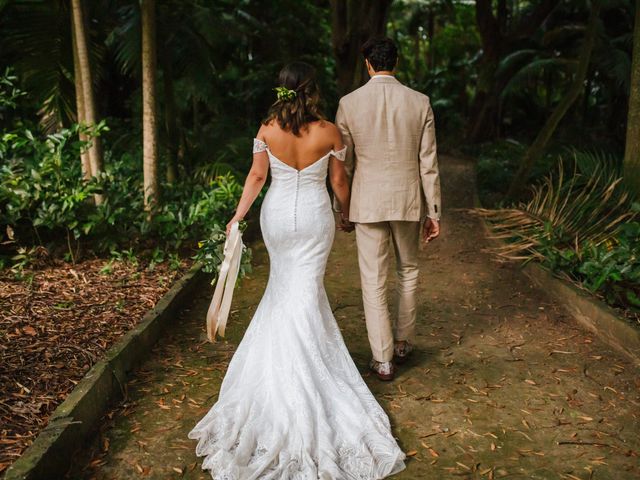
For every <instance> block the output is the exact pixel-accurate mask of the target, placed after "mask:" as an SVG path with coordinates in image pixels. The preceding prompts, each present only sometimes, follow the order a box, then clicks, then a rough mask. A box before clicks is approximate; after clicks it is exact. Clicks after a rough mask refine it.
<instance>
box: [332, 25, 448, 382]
mask: <svg viewBox="0 0 640 480" xmlns="http://www.w3.org/2000/svg"><path fill="white" fill-rule="evenodd" d="M362 53H363V55H364V58H365V64H366V67H367V70H368V72H369V75H370V77H371V79H370V80H369V81H368V82H367V83H366V84H365V85H364V86H362V87H360V88H359V89H357V90H355V91H353V92H352V93H350V94H348V95H346V96H344V97H342V99H340V104H339V107H338V112H337V114H336V125H337V126H338V128H339V129H340V132H341V133H342V137H343V140H344V143H345V145H347V158H346V165H345V166H346V168H347V172H348V173H349V177H350V178H351V179H352V187H351V204H350V210H349V212H350V213H349V221H350V222H353V223H355V229H356V244H357V246H358V263H359V266H360V281H361V285H362V300H363V303H364V313H365V317H366V323H367V332H368V336H369V343H370V344H371V350H372V353H373V358H372V360H371V363H370V368H371V369H372V370H373V371H374V372H375V373H376V374H377V376H378V377H379V378H380V379H381V380H393V378H394V376H395V364H400V363H403V362H404V361H406V359H407V357H408V355H409V354H410V353H411V351H412V349H413V345H412V343H411V341H412V339H413V336H414V330H415V323H416V288H417V283H418V246H419V241H420V231H421V230H422V240H423V242H425V243H426V242H429V241H430V240H432V239H434V238H435V237H437V236H438V235H439V233H440V221H439V220H440V213H441V204H440V177H439V172H438V159H437V153H436V137H435V127H434V118H433V111H432V109H431V104H430V102H429V97H427V96H426V95H423V94H422V93H419V92H417V91H415V90H412V89H410V88H408V87H406V86H404V85H403V84H402V83H400V82H399V81H398V80H397V79H396V78H395V76H394V73H395V68H396V66H397V61H398V50H397V48H396V46H395V44H394V43H393V41H392V40H390V39H389V38H384V37H383V38H373V39H371V40H369V41H368V42H367V43H366V44H365V45H364V46H363V47H362ZM336 206H338V204H337V202H336V203H335V204H334V207H336ZM421 225H422V227H421ZM343 227H346V226H345V225H343ZM390 245H392V246H393V253H394V255H395V258H396V273H397V295H398V309H397V312H396V313H397V318H396V321H395V322H394V324H393V325H392V321H391V318H390V315H389V309H388V305H387V286H386V281H387V271H388V268H389V253H390Z"/></svg>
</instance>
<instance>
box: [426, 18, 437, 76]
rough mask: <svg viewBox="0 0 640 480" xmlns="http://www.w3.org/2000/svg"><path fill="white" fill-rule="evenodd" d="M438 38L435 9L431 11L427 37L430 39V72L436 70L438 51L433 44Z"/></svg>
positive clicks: (428, 58)
mask: <svg viewBox="0 0 640 480" xmlns="http://www.w3.org/2000/svg"><path fill="white" fill-rule="evenodd" d="M435 36H436V13H435V11H434V10H433V9H430V10H429V17H428V20H427V37H428V39H429V48H428V49H427V62H426V63H427V65H428V68H429V71H430V72H433V70H434V69H435V68H436V51H435V49H434V48H433V42H434V40H435Z"/></svg>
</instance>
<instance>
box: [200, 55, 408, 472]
mask: <svg viewBox="0 0 640 480" xmlns="http://www.w3.org/2000/svg"><path fill="white" fill-rule="evenodd" d="M279 83H280V87H278V88H277V89H276V91H277V97H278V99H277V101H276V102H275V103H274V104H273V105H272V107H271V109H270V110H269V114H268V116H267V118H266V120H265V121H264V123H263V125H261V127H260V130H259V131H258V133H257V135H256V138H255V139H254V143H253V165H252V167H251V170H250V172H249V175H248V177H247V180H246V183H245V185H244V191H243V194H242V197H241V199H240V202H239V203H238V208H237V211H236V214H235V216H234V217H233V219H232V220H231V221H230V222H229V225H228V226H227V231H229V227H230V226H231V224H232V223H234V222H236V221H240V220H242V219H243V218H244V216H245V215H246V213H247V211H248V210H249V208H250V206H251V205H252V204H253V202H254V200H255V199H256V197H257V195H258V193H259V192H260V190H261V189H262V187H263V186H264V184H265V181H266V178H267V173H268V172H269V171H270V172H271V185H270V187H269V189H268V191H267V194H266V196H265V198H264V202H263V204H262V209H261V211H260V226H261V228H262V235H263V238H264V243H265V245H266V247H267V251H268V253H269V259H270V273H269V280H268V283H267V287H266V290H265V292H264V296H263V297H262V299H261V301H260V304H259V305H258V307H257V310H256V312H255V315H254V317H253V319H252V320H251V323H250V324H249V327H248V328H247V331H246V333H245V335H244V338H243V339H242V341H241V342H240V344H239V345H238V349H237V351H236V352H235V354H234V356H233V358H232V359H231V362H230V363H229V368H228V370H227V373H226V375H225V377H224V380H223V382H222V386H221V388H220V394H219V397H218V401H217V402H216V403H215V404H214V405H213V406H212V407H211V409H210V410H209V412H208V413H207V414H206V415H205V416H204V417H203V418H202V419H201V420H200V421H199V422H198V423H197V425H196V426H195V427H194V428H193V430H191V431H190V432H189V434H188V436H189V438H191V439H194V440H198V444H197V447H196V454H197V455H198V456H204V457H205V458H204V460H203V463H202V468H203V469H209V470H210V471H211V476H212V478H214V479H215V480H223V479H224V480H231V479H234V480H235V479H237V480H245V479H256V478H260V479H274V480H275V479H278V480H289V479H299V480H310V479H322V480H325V479H326V480H329V479H354V480H355V479H358V480H365V479H381V478H385V477H387V476H389V475H393V474H395V473H397V472H399V471H401V470H403V469H404V468H405V464H404V460H405V454H404V452H403V451H402V450H401V449H400V448H399V446H398V444H397V443H396V440H395V439H394V437H393V435H392V434H391V428H390V424H389V418H388V417H387V415H386V413H385V412H384V410H383V409H382V408H381V407H380V405H379V404H378V402H377V401H376V399H375V398H374V396H373V394H372V393H371V392H370V391H369V389H368V388H367V386H366V384H365V382H364V381H363V379H362V377H361V376H360V373H359V372H358V369H357V368H356V366H355V364H354V363H353V360H352V359H351V356H350V355H349V352H348V350H347V348H346V346H345V344H344V341H343V338H342V335H341V333H340V330H339V329H338V325H337V323H336V320H335V318H334V316H333V313H332V311H331V307H330V305H329V301H328V299H327V294H326V292H325V289H324V284H323V277H324V273H325V268H326V263H327V258H328V256H329V251H330V250H331V245H332V243H333V239H334V235H335V229H336V226H335V224H334V216H333V211H332V208H331V202H330V199H329V194H328V192H327V188H326V177H327V171H329V178H330V182H331V186H332V188H333V190H334V192H335V195H336V198H337V199H338V201H339V202H340V204H341V207H342V212H343V213H342V220H341V222H340V224H339V226H338V228H340V229H342V230H350V229H351V228H352V226H351V225H350V224H349V223H348V221H347V220H345V219H348V218H349V217H348V214H349V187H348V183H347V176H346V172H345V169H344V164H343V160H344V156H345V153H346V147H345V146H344V145H343V143H342V138H341V136H340V133H339V131H338V129H337V128H336V126H335V125H333V124H332V123H331V122H328V121H326V120H324V118H323V116H322V114H321V113H320V110H319V100H320V98H319V91H318V87H317V84H316V81H315V71H314V69H313V67H311V66H310V65H308V64H306V63H302V62H295V63H292V64H290V65H287V66H286V67H285V68H283V69H282V71H281V72H280V75H279Z"/></svg>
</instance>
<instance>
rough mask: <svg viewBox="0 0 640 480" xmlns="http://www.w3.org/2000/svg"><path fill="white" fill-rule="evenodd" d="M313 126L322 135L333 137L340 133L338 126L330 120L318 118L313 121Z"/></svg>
mask: <svg viewBox="0 0 640 480" xmlns="http://www.w3.org/2000/svg"><path fill="white" fill-rule="evenodd" d="M312 128H314V129H315V130H316V132H317V133H319V134H321V135H322V136H325V135H326V136H330V137H333V136H335V135H336V134H337V133H338V127H336V125H335V124H334V123H333V122H330V121H329V120H318V121H315V122H313V123H312Z"/></svg>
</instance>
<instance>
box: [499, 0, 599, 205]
mask: <svg viewBox="0 0 640 480" xmlns="http://www.w3.org/2000/svg"><path fill="white" fill-rule="evenodd" d="M600 7H601V0H595V1H594V2H593V3H592V6H591V13H590V15H589V22H588V25H587V31H586V34H585V39H584V43H583V44H582V50H581V52H580V56H579V58H578V68H577V70H576V74H575V76H574V78H573V81H572V82H571V85H570V86H569V90H568V91H567V93H566V94H565V96H564V97H563V98H562V100H561V101H560V103H559V104H558V106H557V107H556V109H555V110H554V111H553V113H551V116H550V117H549V118H548V119H547V121H546V123H545V124H544V125H543V127H542V129H541V130H540V132H539V133H538V136H537V137H536V139H535V140H534V142H533V143H532V144H531V146H530V147H529V148H528V149H527V151H526V152H525V154H524V157H523V158H522V162H521V163H520V167H519V168H518V171H517V172H516V175H515V177H514V178H513V180H512V181H511V185H509V190H508V191H507V195H506V198H507V199H510V200H515V199H516V198H517V197H518V196H519V195H520V194H521V193H522V190H523V189H524V185H525V184H526V181H527V179H528V177H529V172H530V171H531V168H532V167H533V166H534V165H535V163H536V162H537V161H538V160H539V159H540V157H541V156H542V154H543V152H544V149H545V147H546V146H547V143H548V142H549V140H550V139H551V137H552V135H553V133H554V132H555V130H556V127H557V126H558V124H559V123H560V121H561V120H562V119H563V117H564V116H565V115H566V113H567V112H568V111H569V109H570V108H571V106H572V105H573V104H574V103H575V101H576V100H577V99H578V97H580V94H581V93H582V92H583V90H584V79H585V77H586V76H587V71H588V68H589V61H590V60H591V52H592V50H593V44H594V43H595V37H596V26H597V20H598V15H599V13H600Z"/></svg>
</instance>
